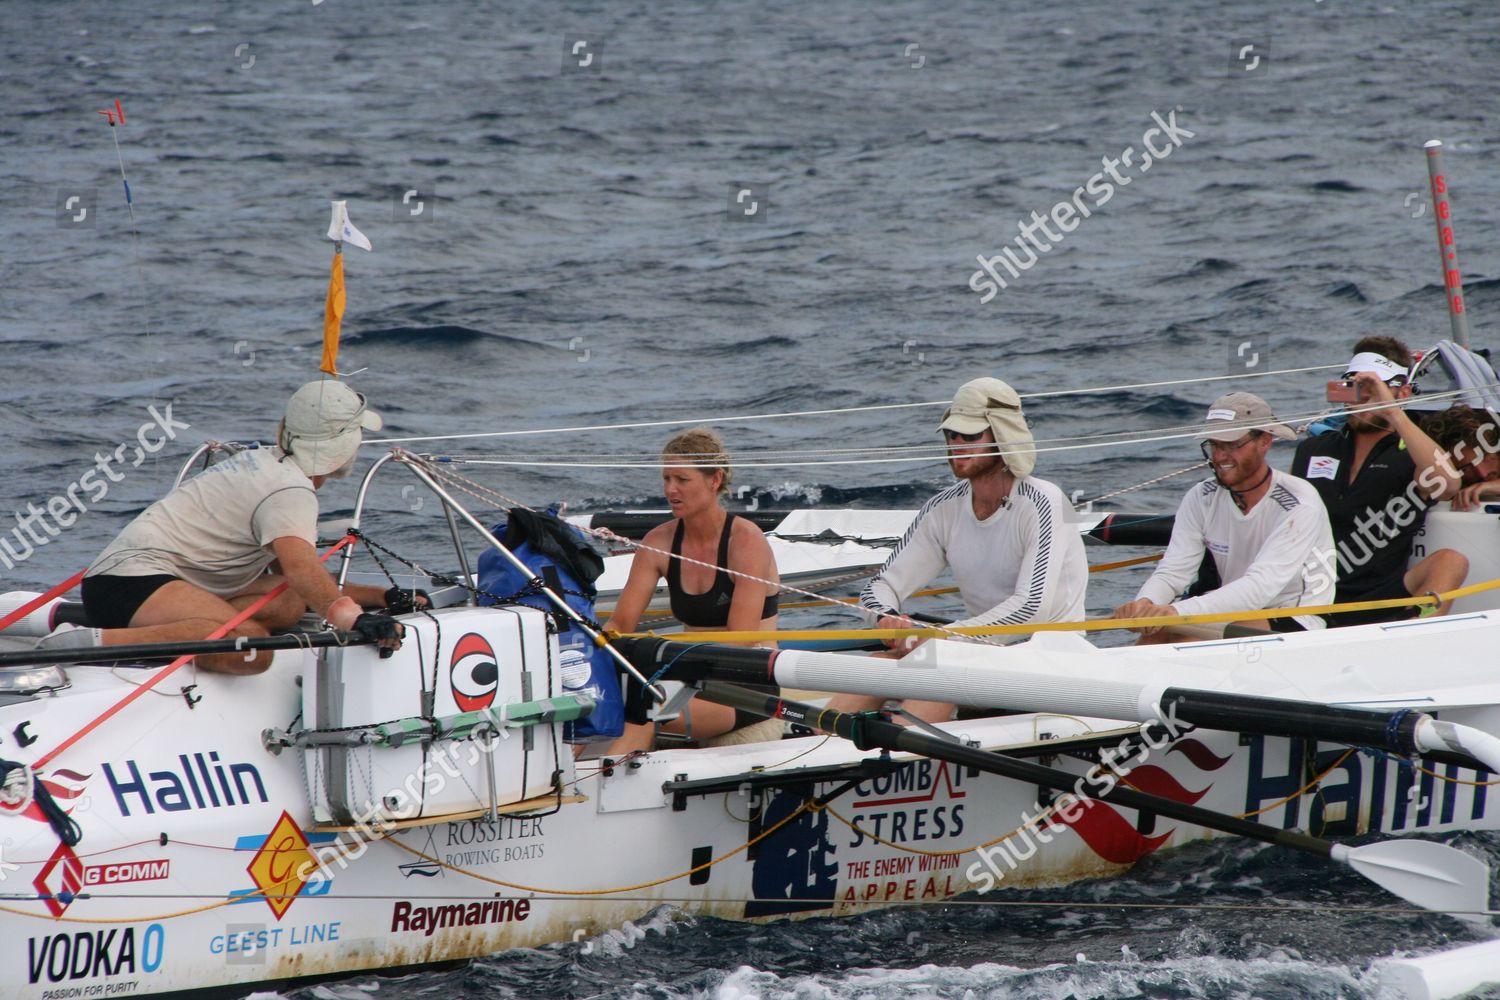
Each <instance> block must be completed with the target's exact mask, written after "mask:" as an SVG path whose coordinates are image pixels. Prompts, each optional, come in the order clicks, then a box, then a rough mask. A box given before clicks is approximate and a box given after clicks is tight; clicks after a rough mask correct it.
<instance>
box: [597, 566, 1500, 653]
mask: <svg viewBox="0 0 1500 1000" xmlns="http://www.w3.org/2000/svg"><path fill="white" fill-rule="evenodd" d="M1497 587H1500V579H1497V580H1488V581H1486V582H1484V583H1475V584H1470V585H1469V586H1467V587H1460V588H1458V589H1457V590H1450V591H1448V592H1446V593H1443V594H1438V595H1436V596H1434V595H1432V594H1424V595H1422V596H1421V597H1398V598H1393V599H1391V600H1386V601H1352V602H1349V603H1347V604H1319V605H1309V606H1305V607H1298V608H1261V609H1260V610H1258V611H1223V612H1219V613H1216V614H1204V615H1166V616H1164V617H1161V618H1091V619H1088V620H1085V621H1081V622H1042V623H1037V624H1030V625H971V626H964V627H962V628H946V629H938V628H866V629H802V630H795V629H788V630H784V631H782V630H774V629H773V630H767V631H759V632H694V633H693V634H692V638H687V637H686V636H684V635H682V634H681V633H657V632H620V633H615V634H617V635H619V636H622V637H625V638H640V637H655V638H658V639H675V640H679V641H682V642H777V641H782V640H788V639H791V640H816V639H829V640H833V639H838V640H846V639H900V638H902V637H905V636H920V637H922V638H928V639H941V638H944V637H948V638H951V637H952V636H954V635H974V636H985V635H1032V634H1034V633H1037V632H1100V631H1104V630H1106V629H1115V628H1158V627H1161V626H1168V625H1207V624H1215V623H1218V622H1238V621H1254V620H1257V619H1263V618H1264V619H1268V618H1290V617H1293V616H1295V615H1324V614H1329V613H1331V612H1342V611H1373V610H1375V609H1377V608H1399V607H1406V606H1410V605H1416V606H1422V605H1433V606H1434V607H1435V606H1437V605H1438V604H1441V603H1443V602H1445V601H1456V600H1458V599H1459V598H1461V597H1468V596H1470V595H1472V594H1479V593H1483V592H1484V591H1487V590H1494V589H1495V588H1497Z"/></svg>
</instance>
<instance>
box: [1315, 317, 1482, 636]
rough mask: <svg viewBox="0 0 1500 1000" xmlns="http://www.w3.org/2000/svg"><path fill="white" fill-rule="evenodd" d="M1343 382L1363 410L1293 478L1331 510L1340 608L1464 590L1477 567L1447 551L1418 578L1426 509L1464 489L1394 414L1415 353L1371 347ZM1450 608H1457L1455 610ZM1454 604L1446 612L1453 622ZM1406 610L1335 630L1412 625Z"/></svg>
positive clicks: (1381, 344) (1369, 614)
mask: <svg viewBox="0 0 1500 1000" xmlns="http://www.w3.org/2000/svg"><path fill="white" fill-rule="evenodd" d="M1354 352H1355V353H1354V357H1353V358H1351V359H1350V360H1349V364H1348V365H1347V366H1345V371H1344V377H1343V382H1344V383H1345V384H1349V383H1352V384H1353V387H1354V388H1355V389H1357V391H1358V400H1357V401H1354V402H1346V403H1345V404H1344V406H1345V409H1346V410H1347V411H1348V421H1347V422H1346V423H1345V424H1344V426H1343V428H1341V429H1339V430H1332V431H1325V432H1324V433H1322V434H1319V435H1317V436H1315V437H1311V438H1308V439H1307V440H1305V441H1303V442H1302V443H1301V444H1299V445H1298V446H1297V454H1296V456H1295V457H1294V458H1293V459H1292V467H1291V471H1292V472H1293V474H1295V475H1298V476H1301V477H1302V478H1304V479H1306V480H1307V481H1308V482H1310V483H1312V485H1313V486H1314V487H1315V488H1316V489H1317V491H1318V495H1319V496H1321V497H1322V498H1323V505H1324V506H1325V507H1327V508H1328V519H1329V522H1330V523H1331V524H1332V526H1333V539H1334V542H1335V543H1336V545H1337V547H1338V565H1337V568H1336V577H1337V582H1338V603H1340V604H1345V603H1349V602H1357V601H1379V600H1393V599H1396V598H1406V597H1411V596H1413V595H1415V594H1425V593H1440V592H1443V591H1448V590H1453V589H1455V588H1457V587H1460V586H1462V585H1463V582H1464V578H1465V577H1467V576H1468V573H1469V561H1468V559H1467V558H1465V557H1464V555H1463V554H1462V553H1460V552H1458V551H1456V550H1454V549H1439V550H1438V551H1436V552H1434V553H1432V554H1431V555H1429V556H1427V557H1426V558H1425V559H1423V560H1422V561H1421V562H1419V563H1417V564H1416V565H1415V566H1412V567H1410V568H1408V567H1407V563H1408V562H1409V561H1410V559H1411V549H1412V539H1413V538H1414V537H1415V535H1416V533H1417V532H1418V531H1419V530H1420V529H1421V527H1422V523H1423V521H1425V520H1426V517H1427V509H1428V508H1429V507H1430V506H1431V505H1432V504H1434V503H1436V502H1437V501H1439V500H1446V499H1449V498H1450V497H1452V496H1454V495H1455V494H1456V493H1457V492H1458V491H1459V488H1460V487H1461V486H1462V485H1463V484H1462V482H1461V479H1460V474H1459V472H1458V471H1457V470H1456V469H1454V467H1453V464H1452V462H1451V460H1450V459H1449V458H1448V456H1447V454H1446V453H1445V452H1444V451H1443V450H1442V449H1441V448H1440V447H1439V446H1438V445H1437V444H1436V443H1435V442H1434V441H1433V439H1432V438H1431V437H1430V436H1429V435H1428V434H1427V433H1425V432H1424V431H1423V430H1422V428H1420V427H1418V426H1417V425H1416V424H1415V423H1413V422H1412V419H1411V418H1410V417H1409V416H1407V414H1406V410H1405V409H1403V408H1402V407H1400V406H1397V405H1395V404H1396V403H1397V402H1398V401H1399V400H1403V399H1407V398H1409V397H1410V396H1411V394H1412V386H1411V384H1410V380H1409V378H1408V375H1407V373H1408V372H1409V371H1410V369H1411V363H1412V360H1413V359H1412V355H1411V351H1410V350H1409V349H1408V348H1407V346H1406V345H1405V344H1403V343H1402V342H1401V341H1400V340H1397V339H1396V338H1395V337H1365V338H1364V339H1363V340H1361V341H1360V342H1359V343H1357V344H1355V345H1354ZM1450 603H1451V602H1450ZM1447 611H1448V603H1445V604H1443V605H1441V606H1440V607H1439V608H1438V613H1439V614H1446V613H1447ZM1415 614H1417V609H1416V608H1415V607H1413V606H1410V605H1407V606H1403V607H1393V608H1374V609H1369V610H1363V611H1345V612H1338V613H1335V614H1331V615H1329V616H1328V621H1329V624H1330V625H1335V626H1339V625H1362V624H1365V623H1368V622H1384V621H1395V620H1397V619H1401V618H1410V617H1412V616H1413V615H1415Z"/></svg>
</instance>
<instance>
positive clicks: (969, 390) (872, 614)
mask: <svg viewBox="0 0 1500 1000" xmlns="http://www.w3.org/2000/svg"><path fill="white" fill-rule="evenodd" d="M938 429H939V431H940V432H941V433H942V434H943V437H944V440H945V441H946V442H947V446H948V464H949V466H950V468H952V470H953V474H954V475H955V476H957V477H958V482H957V483H955V484H954V485H952V486H950V487H948V488H947V489H946V490H943V491H942V492H941V493H939V494H938V495H937V496H935V497H933V498H932V499H931V500H928V501H927V503H925V504H923V505H922V509H921V510H919V511H918V512H917V516H916V518H915V519H914V520H913V521H912V523H911V526H910V527H908V528H907V530H906V534H905V536H904V537H902V539H901V541H900V542H898V543H897V545H896V547H895V549H894V550H893V551H892V552H891V555H890V558H888V559H887V560H886V562H885V565H884V566H882V567H881V568H880V572H879V573H877V574H876V575H875V578H874V579H872V580H871V581H870V584H869V586H867V587H865V590H864V593H862V594H861V595H860V598H859V603H860V607H861V609H862V610H863V611H864V613H865V616H866V617H867V618H868V619H870V620H871V621H872V622H873V623H874V624H875V627H876V628H912V627H914V626H916V627H920V624H919V623H914V622H913V621H912V620H911V619H910V618H908V617H906V616H905V615H904V614H902V612H901V607H902V604H903V602H905V601H906V600H907V599H908V598H909V597H910V596H911V595H912V594H913V593H914V592H915V591H917V590H919V589H921V588H922V587H925V586H926V585H927V584H928V583H930V582H932V580H933V579H935V578H936V577H937V576H938V574H939V573H941V572H942V571H943V570H944V568H948V569H951V570H952V571H953V577H954V579H955V580H956V581H957V583H958V589H959V594H960V596H961V597H962V599H963V602H964V608H965V610H966V611H967V612H968V617H966V618H963V619H962V620H960V621H957V622H954V623H953V624H954V625H962V626H967V625H1024V624H1028V623H1031V622H1038V623H1040V622H1056V621H1079V620H1082V618H1083V614H1084V591H1085V589H1086V588H1087V586H1088V575H1089V570H1088V561H1087V560H1086V559H1085V558H1084V554H1083V540H1082V538H1081V537H1080V535H1079V533H1078V526H1077V525H1076V524H1074V523H1072V522H1071V521H1070V520H1069V515H1070V514H1071V513H1072V512H1073V507H1072V504H1070V503H1069V502H1068V499H1067V497H1065V496H1064V495H1063V492H1062V490H1060V489H1058V488H1057V487H1056V486H1055V485H1053V484H1052V483H1050V482H1048V481H1046V480H1045V479H1038V478H1036V477H1035V476H1033V475H1032V474H1031V470H1032V469H1033V468H1034V467H1035V465H1036V446H1035V444H1034V443H1033V442H1032V437H1031V429H1030V428H1029V427H1027V426H1026V418H1025V416H1024V415H1023V414H1022V412H1021V398H1020V397H1019V396H1018V395H1016V391H1015V390H1014V389H1012V388H1011V387H1010V386H1009V385H1006V384H1005V383H1004V382H1002V381H1000V380H999V379H997V378H979V379H974V380H973V381H972V382H966V383H964V385H962V386H960V387H959V390H958V392H957V393H956V394H955V395H954V397H953V405H951V406H950V407H948V409H947V410H946V411H945V412H944V413H943V419H942V422H941V423H940V424H939V425H938ZM918 644H920V640H915V639H900V640H897V639H892V640H888V641H887V642H886V645H887V646H889V647H891V650H892V651H891V652H890V653H888V654H883V655H890V656H896V655H902V654H904V653H906V652H909V651H910V650H911V649H913V648H915V646H916V645H918ZM877 655H882V654H877ZM877 702H878V699H875V698H866V697H863V696H859V695H840V696H839V697H837V698H835V699H834V700H833V701H831V702H830V703H829V707H831V708H836V709H838V710H839V711H846V712H848V711H861V710H864V709H868V708H874V707H876V704H877ZM905 708H906V709H907V711H909V712H911V713H912V714H913V715H916V716H918V717H919V718H921V719H924V720H925V721H928V722H941V721H946V720H947V719H948V718H949V716H951V715H952V713H953V705H952V704H949V703H943V702H907V703H906V705H905Z"/></svg>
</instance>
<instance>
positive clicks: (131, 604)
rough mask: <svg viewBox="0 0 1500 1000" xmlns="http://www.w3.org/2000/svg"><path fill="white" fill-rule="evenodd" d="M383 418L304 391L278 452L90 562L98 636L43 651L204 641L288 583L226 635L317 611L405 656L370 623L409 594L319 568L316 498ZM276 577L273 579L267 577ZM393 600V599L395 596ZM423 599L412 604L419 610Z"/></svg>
mask: <svg viewBox="0 0 1500 1000" xmlns="http://www.w3.org/2000/svg"><path fill="white" fill-rule="evenodd" d="M380 426H381V423H380V418H379V416H377V415H376V414H375V413H374V412H373V411H371V410H368V409H367V408H366V407H365V398H364V397H363V396H361V395H360V394H359V393H357V392H355V391H353V390H352V389H350V388H349V387H348V386H345V385H344V384H343V383H341V382H336V381H333V380H331V379H325V380H321V381H317V382H309V383H308V384H307V385H304V386H303V387H302V388H300V389H298V390H297V392H296V393H295V394H294V395H293V396H292V398H291V401H290V402H288V403H287V407H286V416H285V418H284V419H283V420H282V422H281V426H280V427H279V428H278V429H277V435H276V440H277V444H276V447H273V448H248V449H245V450H244V451H241V452H240V453H239V454H237V455H235V456H234V457H233V458H230V459H227V460H225V461H222V462H219V463H218V464H217V465H212V466H210V467H209V468H207V469H205V470H204V471H203V472H201V473H199V474H198V475H197V476H195V477H193V478H192V479H190V480H188V481H187V482H185V483H183V484H182V485H181V486H178V487H176V488H175V489H173V490H172V491H171V492H170V493H168V494H167V495H166V496H165V497H163V498H162V499H160V500H158V501H157V502H156V503H153V504H152V505H151V506H150V507H147V508H146V509H145V510H144V511H142V512H141V513H140V515H139V516H137V517H136V519H135V520H134V521H131V522H130V524H128V525H126V527H125V530H124V531H122V532H120V534H119V536H118V537H116V538H115V540H114V541H113V542H111V543H110V544H109V545H108V546H107V547H106V548H105V550H104V551H103V553H101V554H100V556H99V558H97V559H95V560H94V562H93V564H92V565H91V566H90V567H89V569H88V572H87V573H86V574H85V576H84V579H83V588H82V590H83V606H84V612H85V613H86V614H87V615H88V618H89V621H90V622H91V623H93V624H94V625H95V626H97V627H95V628H78V627H74V626H66V625H65V626H63V627H61V628H59V629H57V630H56V631H54V632H53V633H52V634H51V635H48V636H46V637H45V638H43V639H41V640H40V641H39V642H38V643H37V645H38V646H39V647H42V648H48V649H55V648H62V647H68V646H119V645H128V644H132V643H144V642H184V641H192V640H195V639H203V638H205V637H207V636H208V635H210V634H211V633H212V632H213V631H214V630H215V629H217V628H219V627H220V626H222V625H223V624H224V623H225V622H228V621H229V620H231V619H232V618H234V617H235V616H236V615H238V614H239V613H240V612H241V611H243V610H244V609H245V608H248V607H249V606H250V605H251V604H254V603H255V602H256V601H258V600H260V599H261V598H262V597H263V596H264V595H265V594H267V593H268V592H270V591H271V590H272V589H274V588H275V587H277V586H279V585H280V584H282V583H283V582H284V583H286V584H288V587H287V589H286V590H285V591H283V592H282V594H281V595H280V596H279V597H277V598H275V599H274V600H272V601H271V602H270V603H269V604H267V605H266V606H265V607H263V608H261V609H260V610H259V611H257V612H256V613H255V614H254V615H253V616H252V617H250V618H248V619H246V620H245V621H244V622H242V623H241V624H239V625H237V626H236V627H235V628H233V629H231V630H230V631H229V633H228V636H229V637H231V638H232V637H236V636H264V635H269V634H270V633H271V631H272V630H274V629H284V628H289V627H291V626H292V625H294V624H296V622H297V621H298V619H300V618H301V617H302V614H303V612H305V611H307V610H308V609H311V610H313V611H315V612H317V613H318V614H319V615H321V616H322V617H323V618H325V619H326V620H327V621H328V622H329V623H330V624H332V625H333V626H334V627H336V628H340V629H353V630H355V631H358V632H360V633H361V634H362V635H364V636H365V637H366V638H369V639H374V640H378V641H379V644H380V646H381V647H382V648H384V649H396V648H398V647H399V646H400V645H401V626H400V625H399V624H398V623H396V622H394V621H392V620H391V619H389V618H384V617H380V616H377V615H370V614H366V613H364V608H373V607H382V606H385V605H386V604H388V603H393V602H398V601H400V600H401V595H402V592H399V591H397V592H395V593H394V594H392V591H394V590H395V588H392V591H382V590H381V589H380V588H378V587H372V586H366V585H361V584H346V585H345V586H344V588H343V590H342V591H340V589H339V586H338V584H337V583H336V582H335V580H334V578H333V577H332V575H330V574H329V572H328V570H327V569H325V568H324V567H323V564H322V563H320V562H319V561H318V552H317V549H316V548H315V544H316V542H317V527H318V498H317V494H316V493H315V492H314V491H315V490H317V489H318V488H319V487H321V486H322V485H323V484H324V483H325V482H327V481H328V480H329V479H338V478H342V477H344V476H347V475H348V474H349V472H350V471H351V470H352V469H353V467H354V458H355V454H356V453H357V452H358V451H359V445H360V442H361V440H362V439H363V434H362V428H367V429H370V430H378V429H379V428H380ZM268 568H269V569H271V570H273V572H271V573H267V572H266V570H267V569H268ZM388 595H390V596H388ZM424 599H425V596H424V597H421V598H415V600H418V601H420V600H424ZM198 665H199V666H200V667H202V668H203V669H205V670H215V671H219V672H221V673H231V674H255V673H260V672H261V671H263V670H265V669H266V668H267V667H269V666H270V665H271V654H270V653H267V652H257V653H254V654H246V653H219V654H214V655H212V656H201V657H199V658H198Z"/></svg>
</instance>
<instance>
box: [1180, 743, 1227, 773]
mask: <svg viewBox="0 0 1500 1000" xmlns="http://www.w3.org/2000/svg"><path fill="white" fill-rule="evenodd" d="M1167 753H1180V754H1182V755H1183V756H1184V757H1186V758H1187V759H1188V760H1190V761H1192V762H1193V766H1195V767H1196V768H1198V770H1200V771H1217V770H1218V769H1219V768H1221V767H1223V766H1224V765H1225V764H1228V763H1229V761H1230V759H1231V758H1229V757H1220V756H1219V755H1218V754H1216V753H1214V752H1213V751H1212V750H1210V749H1209V748H1208V747H1206V746H1204V745H1203V744H1202V743H1200V742H1198V741H1197V740H1194V739H1186V740H1178V741H1177V742H1176V743H1173V744H1172V745H1171V746H1170V747H1169V748H1168V749H1167Z"/></svg>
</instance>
